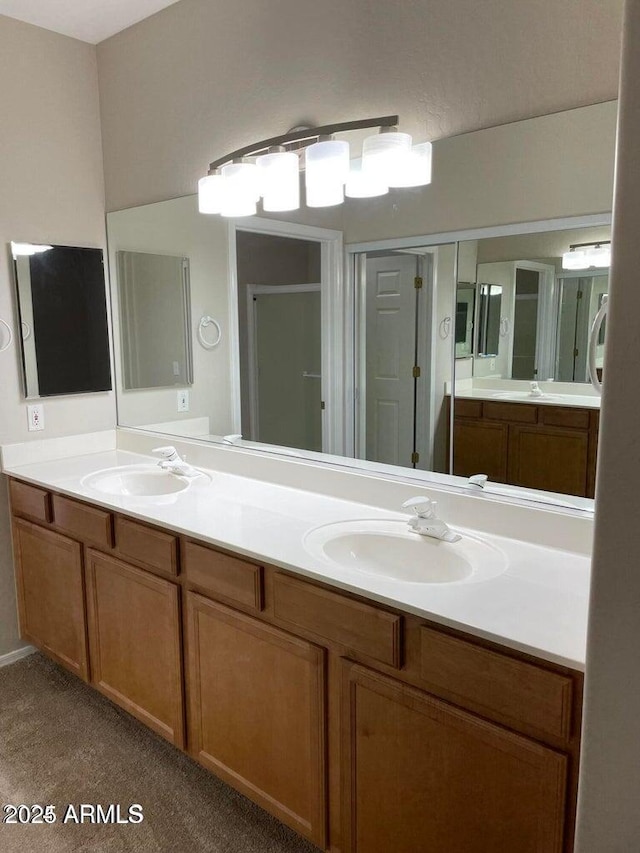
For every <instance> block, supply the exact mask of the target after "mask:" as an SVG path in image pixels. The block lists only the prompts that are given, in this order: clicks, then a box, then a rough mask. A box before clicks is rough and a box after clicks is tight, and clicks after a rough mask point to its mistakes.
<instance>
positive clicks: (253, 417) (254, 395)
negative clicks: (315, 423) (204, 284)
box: [247, 282, 326, 453]
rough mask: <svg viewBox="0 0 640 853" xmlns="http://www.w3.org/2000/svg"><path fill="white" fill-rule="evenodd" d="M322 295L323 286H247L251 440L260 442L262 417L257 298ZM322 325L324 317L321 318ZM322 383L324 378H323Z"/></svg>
mask: <svg viewBox="0 0 640 853" xmlns="http://www.w3.org/2000/svg"><path fill="white" fill-rule="evenodd" d="M318 291H320V294H321V295H322V284H320V282H318V283H317V284H276V285H270V284H248V285H247V355H248V359H247V361H248V369H249V432H250V435H249V439H250V441H259V439H258V435H259V433H260V417H259V401H260V393H259V389H258V346H257V343H258V315H257V306H256V303H255V297H256V296H258V295H260V294H262V295H266V296H278V294H280V295H286V294H287V293H316V292H318ZM320 322H321V323H322V317H321V318H320ZM321 382H322V376H321ZM321 394H322V391H321ZM324 427H325V424H324V421H323V422H322V452H323V453H326V450H325V443H326V442H325V435H324Z"/></svg>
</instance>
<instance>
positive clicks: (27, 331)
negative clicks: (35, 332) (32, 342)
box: [22, 320, 31, 341]
mask: <svg viewBox="0 0 640 853" xmlns="http://www.w3.org/2000/svg"><path fill="white" fill-rule="evenodd" d="M30 337H31V326H30V325H29V324H28V323H27V321H26V320H23V321H22V340H23V341H28V340H29V338H30Z"/></svg>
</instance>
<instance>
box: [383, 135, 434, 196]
mask: <svg viewBox="0 0 640 853" xmlns="http://www.w3.org/2000/svg"><path fill="white" fill-rule="evenodd" d="M431 158H432V146H431V143H430V142H421V143H420V144H419V145H414V146H413V148H411V149H410V150H409V151H406V152H405V153H404V154H403V156H402V157H400V158H398V162H397V163H395V164H394V168H393V169H392V170H391V174H390V176H389V186H390V187H400V188H402V187H424V186H426V185H427V184H430V183H431Z"/></svg>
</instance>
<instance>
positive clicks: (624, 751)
mask: <svg viewBox="0 0 640 853" xmlns="http://www.w3.org/2000/svg"><path fill="white" fill-rule="evenodd" d="M639 43H640V0H628V3H627V29H626V36H625V47H624V52H623V65H622V87H621V91H620V125H619V129H620V136H619V143H618V159H617V171H616V194H615V204H614V221H613V239H614V254H613V263H612V266H611V276H610V288H609V294H610V296H609V299H610V310H609V318H608V320H607V343H606V368H605V370H606V384H605V389H604V394H603V397H602V426H601V433H600V450H599V471H598V483H597V488H596V500H597V504H596V505H597V513H596V528H595V545H594V555H593V579H592V587H591V612H590V619H589V646H588V651H587V680H586V694H585V700H586V701H585V728H584V740H583V757H582V785H581V789H580V803H579V820H578V845H577V853H603V851H611V853H618V851H619V853H627V851H629V852H630V851H635V850H637V849H638V846H639V839H640V809H639V808H638V802H639V801H640V569H639V565H640V560H639V556H638V555H639V554H640V527H639V526H638V522H637V519H638V482H639V480H640V444H639V436H640V407H639V406H638V401H637V399H636V394H635V387H636V382H635V377H636V376H637V375H638V372H639V371H640V347H638V316H639V314H640V288H638V270H639V269H640V241H639V240H638V228H639V223H640V160H639V159H638V150H639V149H640V53H639V52H638V44H639Z"/></svg>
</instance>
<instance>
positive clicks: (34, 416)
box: [27, 403, 44, 432]
mask: <svg viewBox="0 0 640 853" xmlns="http://www.w3.org/2000/svg"><path fill="white" fill-rule="evenodd" d="M27 420H28V425H29V432H37V431H39V430H41V429H44V406H42V404H41V403H37V404H35V405H32V406H27Z"/></svg>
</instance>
